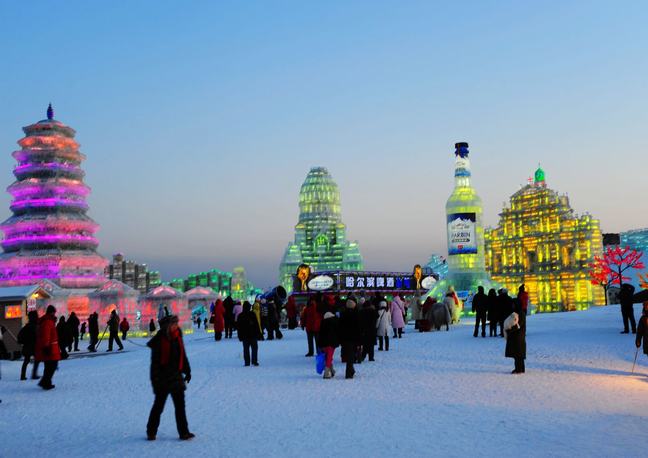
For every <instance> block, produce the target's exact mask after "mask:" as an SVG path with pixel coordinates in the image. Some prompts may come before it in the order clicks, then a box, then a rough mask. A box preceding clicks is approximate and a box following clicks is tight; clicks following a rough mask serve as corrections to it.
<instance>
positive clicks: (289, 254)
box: [279, 167, 363, 291]
mask: <svg viewBox="0 0 648 458" xmlns="http://www.w3.org/2000/svg"><path fill="white" fill-rule="evenodd" d="M302 263H306V264H308V265H310V266H311V268H312V269H313V270H315V271H317V270H319V271H322V270H342V269H344V270H362V269H363V262H362V256H361V255H360V250H359V248H358V244H357V242H349V241H348V240H347V239H346V226H345V225H344V223H343V222H342V210H341V206H340V190H339V188H338V186H337V184H336V183H335V181H333V178H332V177H331V174H330V173H329V172H328V170H327V169H326V168H324V167H313V168H312V169H311V170H310V172H308V175H307V176H306V180H304V184H302V187H301V190H300V192H299V222H298V223H297V225H296V226H295V241H294V242H291V243H289V244H288V247H287V248H286V252H285V253H284V257H283V259H282V261H281V265H280V267H279V272H280V273H279V277H280V279H279V281H280V282H281V284H282V285H283V286H284V288H286V290H287V291H290V290H292V275H293V274H295V272H296V271H297V267H298V266H299V265H300V264H302Z"/></svg>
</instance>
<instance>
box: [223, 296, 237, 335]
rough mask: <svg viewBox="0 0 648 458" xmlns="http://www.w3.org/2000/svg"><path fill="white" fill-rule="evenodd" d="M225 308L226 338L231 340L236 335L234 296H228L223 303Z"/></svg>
mask: <svg viewBox="0 0 648 458" xmlns="http://www.w3.org/2000/svg"><path fill="white" fill-rule="evenodd" d="M223 307H225V338H226V339H231V338H232V335H233V333H234V326H235V324H236V323H235V322H234V300H233V299H232V296H227V297H226V298H225V300H224V301H223Z"/></svg>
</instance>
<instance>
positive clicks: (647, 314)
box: [635, 301, 648, 355]
mask: <svg viewBox="0 0 648 458" xmlns="http://www.w3.org/2000/svg"><path fill="white" fill-rule="evenodd" d="M641 339H643V352H644V354H646V355H648V301H646V302H644V303H643V312H642V314H641V317H639V326H637V338H636V339H635V345H637V348H639V347H640V346H641Z"/></svg>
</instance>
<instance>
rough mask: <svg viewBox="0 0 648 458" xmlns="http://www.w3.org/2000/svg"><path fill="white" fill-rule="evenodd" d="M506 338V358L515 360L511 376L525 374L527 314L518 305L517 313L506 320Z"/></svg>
mask: <svg viewBox="0 0 648 458" xmlns="http://www.w3.org/2000/svg"><path fill="white" fill-rule="evenodd" d="M504 337H505V338H506V350H505V352H504V356H506V357H507V358H513V359H514V360H515V368H514V369H513V371H512V372H511V374H524V371H525V367H524V360H525V359H526V313H524V311H523V310H522V307H521V306H520V305H519V304H518V305H517V306H516V308H515V311H514V312H513V313H511V314H510V315H509V316H508V318H506V320H504Z"/></svg>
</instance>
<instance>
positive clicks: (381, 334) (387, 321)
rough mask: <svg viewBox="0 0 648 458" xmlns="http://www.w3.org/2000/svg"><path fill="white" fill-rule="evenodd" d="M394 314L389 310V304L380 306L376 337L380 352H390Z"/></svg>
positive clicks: (385, 303) (381, 303)
mask: <svg viewBox="0 0 648 458" xmlns="http://www.w3.org/2000/svg"><path fill="white" fill-rule="evenodd" d="M391 317H392V314H391V313H390V312H389V310H387V302H385V301H380V303H379V304H378V319H377V320H376V336H378V351H383V341H384V343H385V345H384V348H385V351H389V328H391V327H392V318H391Z"/></svg>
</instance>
